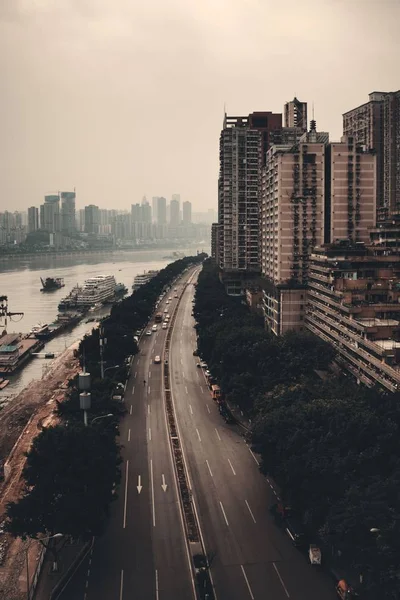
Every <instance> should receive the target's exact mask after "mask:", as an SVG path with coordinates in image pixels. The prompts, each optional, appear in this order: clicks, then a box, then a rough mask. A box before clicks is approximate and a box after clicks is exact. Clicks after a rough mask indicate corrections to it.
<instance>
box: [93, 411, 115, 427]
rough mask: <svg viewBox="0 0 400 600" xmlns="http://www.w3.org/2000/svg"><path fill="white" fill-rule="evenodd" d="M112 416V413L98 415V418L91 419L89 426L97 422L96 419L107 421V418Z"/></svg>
mask: <svg viewBox="0 0 400 600" xmlns="http://www.w3.org/2000/svg"><path fill="white" fill-rule="evenodd" d="M113 416H114V415H113V414H112V413H108V415H100V416H99V417H95V418H94V419H92V421H90V424H91V425H93V423H94V422H95V421H98V419H107V417H113Z"/></svg>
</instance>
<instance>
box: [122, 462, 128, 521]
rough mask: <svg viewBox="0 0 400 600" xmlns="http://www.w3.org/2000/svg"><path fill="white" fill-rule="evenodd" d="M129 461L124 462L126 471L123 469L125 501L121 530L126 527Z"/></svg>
mask: <svg viewBox="0 0 400 600" xmlns="http://www.w3.org/2000/svg"><path fill="white" fill-rule="evenodd" d="M128 469H129V460H127V461H126V469H125V499H124V522H123V529H125V527H126V507H127V503H128V477H129V471H128Z"/></svg>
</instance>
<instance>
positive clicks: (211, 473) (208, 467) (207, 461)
mask: <svg viewBox="0 0 400 600" xmlns="http://www.w3.org/2000/svg"><path fill="white" fill-rule="evenodd" d="M206 463H207V467H208V470H209V471H210V475H211V477H213V474H212V471H211V468H210V465H209V464H208V460H206Z"/></svg>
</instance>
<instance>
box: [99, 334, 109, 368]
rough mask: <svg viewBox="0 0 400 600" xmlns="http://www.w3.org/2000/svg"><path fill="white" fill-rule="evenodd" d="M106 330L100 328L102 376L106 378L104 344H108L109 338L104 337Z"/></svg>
mask: <svg viewBox="0 0 400 600" xmlns="http://www.w3.org/2000/svg"><path fill="white" fill-rule="evenodd" d="M103 335H104V330H103V328H102V327H101V328H100V329H99V345H100V377H101V379H104V346H105V345H106V344H107V339H106V338H105V337H103Z"/></svg>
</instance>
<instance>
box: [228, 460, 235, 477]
mask: <svg viewBox="0 0 400 600" xmlns="http://www.w3.org/2000/svg"><path fill="white" fill-rule="evenodd" d="M228 463H229V466H230V468H231V469H232V473H233V474H234V475H236V473H235V469H234V468H233V467H232V463H231V461H230V460H229V458H228Z"/></svg>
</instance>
